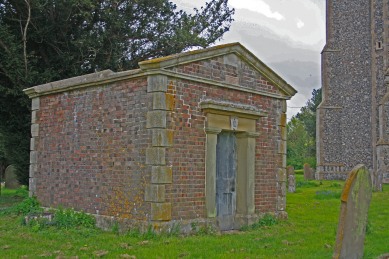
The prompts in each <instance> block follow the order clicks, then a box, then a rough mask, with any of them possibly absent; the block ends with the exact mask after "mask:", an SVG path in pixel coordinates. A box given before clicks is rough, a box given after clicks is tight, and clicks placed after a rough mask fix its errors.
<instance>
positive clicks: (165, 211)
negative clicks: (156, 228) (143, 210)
mask: <svg viewBox="0 0 389 259" xmlns="http://www.w3.org/2000/svg"><path fill="white" fill-rule="evenodd" d="M171 218H172V204H171V203H170V202H166V203H152V204H151V220H155V221H169V220H171Z"/></svg>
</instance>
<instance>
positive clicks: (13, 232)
mask: <svg viewBox="0 0 389 259" xmlns="http://www.w3.org/2000/svg"><path fill="white" fill-rule="evenodd" d="M299 181H303V180H302V179H301V178H299V177H298V178H297V182H299ZM310 182H313V183H315V184H314V185H311V186H308V185H305V186H302V187H298V188H297V192H296V193H292V194H291V193H288V194H287V212H288V214H289V219H288V220H287V221H279V220H277V221H274V220H273V219H271V218H270V217H268V218H266V219H264V220H262V221H260V222H258V224H257V225H256V226H255V227H252V228H247V229H246V231H241V232H237V233H233V234H223V235H220V234H218V233H214V234H198V235H194V236H189V237H180V236H177V235H170V236H168V235H166V234H165V235H156V234H154V233H153V232H151V231H149V232H147V233H145V234H141V233H139V232H138V231H136V230H133V231H131V232H129V233H126V234H118V231H116V230H115V229H113V230H112V231H109V232H103V231H101V230H98V229H95V228H91V227H82V226H81V227H80V226H78V227H71V228H56V227H46V228H42V229H38V230H36V229H35V230H34V228H32V227H28V226H24V225H22V224H20V216H18V215H16V214H7V215H0V258H20V257H22V256H24V255H25V256H27V257H26V258H41V257H47V258H56V257H67V258H69V257H71V256H78V258H97V257H104V258H120V257H121V256H122V257H123V258H131V257H130V256H135V257H136V258H331V256H332V252H333V247H334V242H335V237H336V229H337V223H338V216H339V209H340V200H339V198H336V197H330V196H331V195H329V194H330V193H340V192H341V189H342V186H343V182H340V181H322V182H319V181H310ZM318 194H319V195H321V194H324V196H326V198H324V199H318ZM10 197H12V193H9V194H7V195H4V196H1V197H0V208H1V207H4V206H9V204H10V201H12V199H11V198H10ZM3 199H5V200H3ZM6 200H7V201H6ZM19 201H20V198H19V199H16V200H15V202H19ZM388 219H389V186H388V185H385V186H384V191H383V192H376V193H373V198H372V202H371V206H370V210H369V228H368V231H367V235H366V240H365V256H364V258H377V257H378V256H379V255H381V254H384V253H388V252H389V247H388V244H389V228H388V226H387V225H388ZM135 257H133V258H135Z"/></svg>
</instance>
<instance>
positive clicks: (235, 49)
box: [139, 43, 297, 99]
mask: <svg viewBox="0 0 389 259" xmlns="http://www.w3.org/2000/svg"><path fill="white" fill-rule="evenodd" d="M139 66H140V68H141V70H143V71H147V70H157V69H158V70H164V71H170V72H171V73H174V74H176V75H182V76H186V77H189V78H190V77H192V78H197V79H204V80H207V81H214V82H216V83H219V84H225V85H226V86H227V87H228V86H235V87H239V88H241V89H242V90H253V91H257V92H264V93H265V92H266V93H270V94H273V95H277V96H280V97H281V96H282V97H284V98H287V99H289V98H291V97H292V96H293V95H295V94H296V92H297V91H296V90H295V89H294V88H293V87H292V86H291V85H289V84H288V83H287V82H286V81H285V80H284V79H282V78H281V77H280V76H279V75H277V74H276V73H275V72H274V71H273V70H272V69H270V68H269V67H268V66H267V65H265V63H263V62H262V61H261V60H260V59H259V58H257V57H256V56H255V55H254V54H252V53H251V52H250V51H249V50H247V49H246V48H245V47H243V46H242V45H241V44H240V43H231V44H225V45H220V46H215V47H211V48H207V49H201V50H195V51H189V52H184V53H180V54H175V55H171V56H167V57H162V58H156V59H151V60H147V61H143V62H140V63H139Z"/></svg>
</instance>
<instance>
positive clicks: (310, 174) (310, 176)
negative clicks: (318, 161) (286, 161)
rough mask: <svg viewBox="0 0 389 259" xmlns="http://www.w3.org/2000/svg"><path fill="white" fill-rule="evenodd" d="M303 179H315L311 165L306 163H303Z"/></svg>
mask: <svg viewBox="0 0 389 259" xmlns="http://www.w3.org/2000/svg"><path fill="white" fill-rule="evenodd" d="M304 179H305V180H315V175H314V173H313V170H312V168H311V166H310V165H309V164H307V163H305V164H304Z"/></svg>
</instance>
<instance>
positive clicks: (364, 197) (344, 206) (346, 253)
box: [333, 165, 372, 258]
mask: <svg viewBox="0 0 389 259" xmlns="http://www.w3.org/2000/svg"><path fill="white" fill-rule="evenodd" d="M371 196H372V183H371V177H370V173H369V171H368V170H367V168H366V167H365V166H364V165H357V166H356V167H354V169H353V170H352V171H351V172H350V173H349V175H348V177H347V180H346V183H345V185H344V187H343V192H342V196H341V207H340V216H339V224H338V231H337V235H336V243H335V250H334V254H333V258H362V257H363V243H364V240H365V232H366V224H367V212H368V210H369V205H370V200H371Z"/></svg>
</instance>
